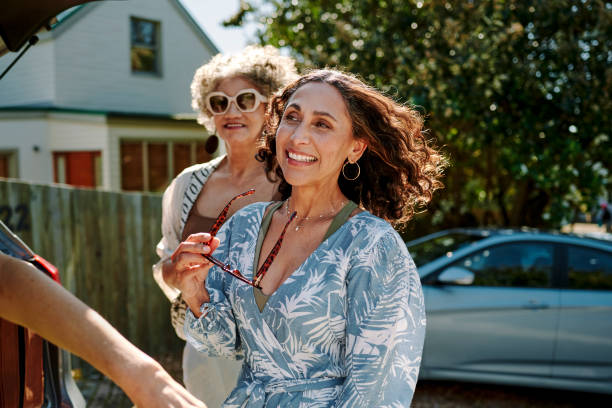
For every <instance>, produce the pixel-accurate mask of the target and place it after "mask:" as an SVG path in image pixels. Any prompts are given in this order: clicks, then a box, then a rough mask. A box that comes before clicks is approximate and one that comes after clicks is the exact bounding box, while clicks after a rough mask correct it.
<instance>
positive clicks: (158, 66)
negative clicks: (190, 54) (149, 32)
mask: <svg viewBox="0 0 612 408" xmlns="http://www.w3.org/2000/svg"><path fill="white" fill-rule="evenodd" d="M135 21H143V22H147V23H152V24H153V26H154V27H155V33H154V36H155V46H150V45H148V44H144V43H135V42H134V41H133V37H134V35H133V31H132V30H133V22H135ZM129 30H130V49H129V61H130V72H131V73H132V75H137V76H145V77H157V78H161V77H162V76H163V72H162V45H161V40H162V36H161V21H157V20H151V19H149V18H143V17H138V16H133V15H131V16H130V25H129ZM134 47H140V48H147V49H152V50H153V51H154V53H155V70H154V71H140V70H135V69H134V67H133V66H132V50H133V49H134Z"/></svg>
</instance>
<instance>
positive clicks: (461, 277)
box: [436, 266, 474, 285]
mask: <svg viewBox="0 0 612 408" xmlns="http://www.w3.org/2000/svg"><path fill="white" fill-rule="evenodd" d="M436 283H441V284H446V285H471V284H472V283H474V273H473V272H472V271H470V270H469V269H466V268H462V267H460V266H451V267H449V268H446V269H445V270H444V271H442V273H441V274H440V275H438V280H437V282H436Z"/></svg>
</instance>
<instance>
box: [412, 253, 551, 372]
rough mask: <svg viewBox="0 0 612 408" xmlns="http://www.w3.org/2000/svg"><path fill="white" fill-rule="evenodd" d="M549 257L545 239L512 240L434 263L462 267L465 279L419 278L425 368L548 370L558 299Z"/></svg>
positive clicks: (445, 369) (450, 370)
mask: <svg viewBox="0 0 612 408" xmlns="http://www.w3.org/2000/svg"><path fill="white" fill-rule="evenodd" d="M553 264H554V246H553V245H552V244H550V243H546V242H513V243H506V244H500V245H495V246H491V247H488V248H485V249H481V250H478V251H475V252H472V253H471V254H470V255H468V256H465V257H463V258H462V259H460V260H458V261H456V262H454V263H451V264H450V265H448V266H447V267H444V268H443V269H442V270H440V271H438V272H439V273H443V272H444V271H448V270H449V268H455V271H457V270H464V271H468V273H470V272H471V273H473V281H472V282H464V284H462V285H458V284H455V285H453V284H450V285H449V284H441V283H439V282H438V283H435V282H431V281H430V280H428V279H427V278H426V279H425V283H426V285H425V286H424V287H425V301H426V308H427V334H426V337H425V349H424V359H423V368H424V369H425V372H424V374H425V376H429V377H437V378H444V376H446V375H448V376H453V377H455V378H456V376H457V374H458V373H461V374H460V375H461V376H462V378H465V379H466V380H470V379H471V380H476V381H487V380H490V379H491V375H515V374H516V375H535V376H544V377H545V376H549V375H550V373H551V364H552V358H553V347H554V340H555V333H556V328H557V316H558V305H559V290H558V289H554V288H552V282H553V275H554V274H553ZM438 275H439V274H438ZM428 282H429V284H427V283H428Z"/></svg>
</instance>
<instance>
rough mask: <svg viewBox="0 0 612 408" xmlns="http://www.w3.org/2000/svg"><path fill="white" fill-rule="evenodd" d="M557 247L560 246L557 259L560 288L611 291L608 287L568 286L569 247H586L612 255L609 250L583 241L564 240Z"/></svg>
mask: <svg viewBox="0 0 612 408" xmlns="http://www.w3.org/2000/svg"><path fill="white" fill-rule="evenodd" d="M559 247H560V251H559V252H560V254H559V259H560V265H562V271H561V275H560V278H559V287H560V288H561V289H564V290H572V291H577V290H583V291H584V290H590V291H598V292H607V293H612V290H609V289H592V288H571V287H570V286H569V249H570V247H577V248H584V249H588V250H591V251H594V252H601V253H602V254H606V255H608V256H612V253H610V251H606V250H605V249H603V248H600V247H596V246H591V245H585V244H584V243H577V242H564V243H562V244H559Z"/></svg>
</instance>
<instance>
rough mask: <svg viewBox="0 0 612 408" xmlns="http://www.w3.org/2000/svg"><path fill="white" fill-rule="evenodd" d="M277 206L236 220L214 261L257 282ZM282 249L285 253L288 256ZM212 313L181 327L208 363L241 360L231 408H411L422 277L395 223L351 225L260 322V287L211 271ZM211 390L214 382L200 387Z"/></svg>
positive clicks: (317, 254)
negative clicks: (262, 235) (268, 216)
mask: <svg viewBox="0 0 612 408" xmlns="http://www.w3.org/2000/svg"><path fill="white" fill-rule="evenodd" d="M268 204H269V203H256V204H252V205H249V206H247V207H245V208H243V209H241V210H240V211H238V212H237V213H236V214H235V215H234V216H233V217H232V218H230V219H229V220H228V221H227V223H226V224H225V225H224V226H223V227H222V228H221V230H220V232H219V234H218V237H219V239H220V240H221V245H220V246H219V248H217V250H216V251H215V253H214V255H215V256H217V257H218V258H219V259H221V260H223V261H224V262H228V263H229V264H230V265H231V266H232V267H234V268H238V269H239V270H240V271H241V272H242V273H243V274H244V275H245V276H246V277H247V278H249V279H252V277H253V270H254V269H256V265H255V266H254V265H253V261H254V256H255V245H256V241H257V235H258V232H259V228H260V225H261V221H262V218H263V214H264V212H265V209H266V207H267V205H268ZM281 250H282V249H281ZM206 288H207V289H208V291H209V293H210V303H205V304H203V305H202V306H201V311H202V312H203V315H202V316H201V317H200V318H199V319H196V318H195V316H194V315H193V313H192V312H191V311H188V312H187V316H186V319H185V334H186V337H187V340H188V341H189V342H190V343H191V344H192V345H193V346H195V347H196V348H197V349H198V350H199V351H202V352H205V353H208V354H209V355H218V356H225V357H230V358H242V357H243V358H244V363H243V367H242V372H241V375H240V378H239V379H238V383H237V385H236V388H235V389H234V390H233V392H232V393H231V394H230V396H229V397H228V398H227V399H226V401H225V404H224V407H279V406H282V407H289V408H292V407H296V408H297V407H408V406H409V405H410V402H411V400H412V396H413V394H414V389H415V386H416V382H417V377H418V373H419V366H420V363H421V353H422V349H423V341H424V337H425V306H424V301H423V293H422V290H421V284H420V280H419V276H418V274H417V271H416V268H415V265H414V263H413V261H412V258H411V257H410V255H409V254H408V251H407V249H406V246H405V244H404V242H403V241H402V239H401V237H400V236H399V235H398V234H397V232H396V231H395V230H393V228H392V227H391V225H389V224H388V223H387V222H385V221H383V220H381V219H380V218H378V217H375V216H374V215H372V214H370V213H368V212H361V213H359V214H357V215H355V216H353V217H351V218H350V219H349V220H348V221H347V222H346V223H345V224H344V225H342V226H341V227H340V228H339V229H338V230H337V231H336V232H335V233H334V234H333V235H331V236H330V237H329V238H328V239H326V240H325V241H323V242H322V243H321V244H320V245H319V247H318V248H317V249H316V250H315V251H314V252H313V253H312V254H310V256H309V257H308V258H307V259H306V260H305V261H304V263H302V265H300V266H299V267H298V268H297V269H296V270H295V271H294V272H293V274H292V275H291V276H290V277H289V278H288V279H287V280H286V281H285V282H284V283H283V284H282V285H281V286H280V287H279V288H278V289H277V291H276V292H274V293H273V294H272V295H271V296H270V298H269V299H268V302H267V304H266V306H265V308H264V310H263V312H260V311H259V309H258V308H257V305H256V303H255V298H254V295H253V288H252V287H250V286H249V285H246V284H245V283H243V282H240V281H239V280H237V279H235V278H233V277H231V276H229V275H228V274H226V273H224V272H222V271H221V270H220V269H219V268H217V267H215V266H213V267H212V268H211V269H210V272H209V275H208V278H207V281H206ZM202 381H206V378H202Z"/></svg>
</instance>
